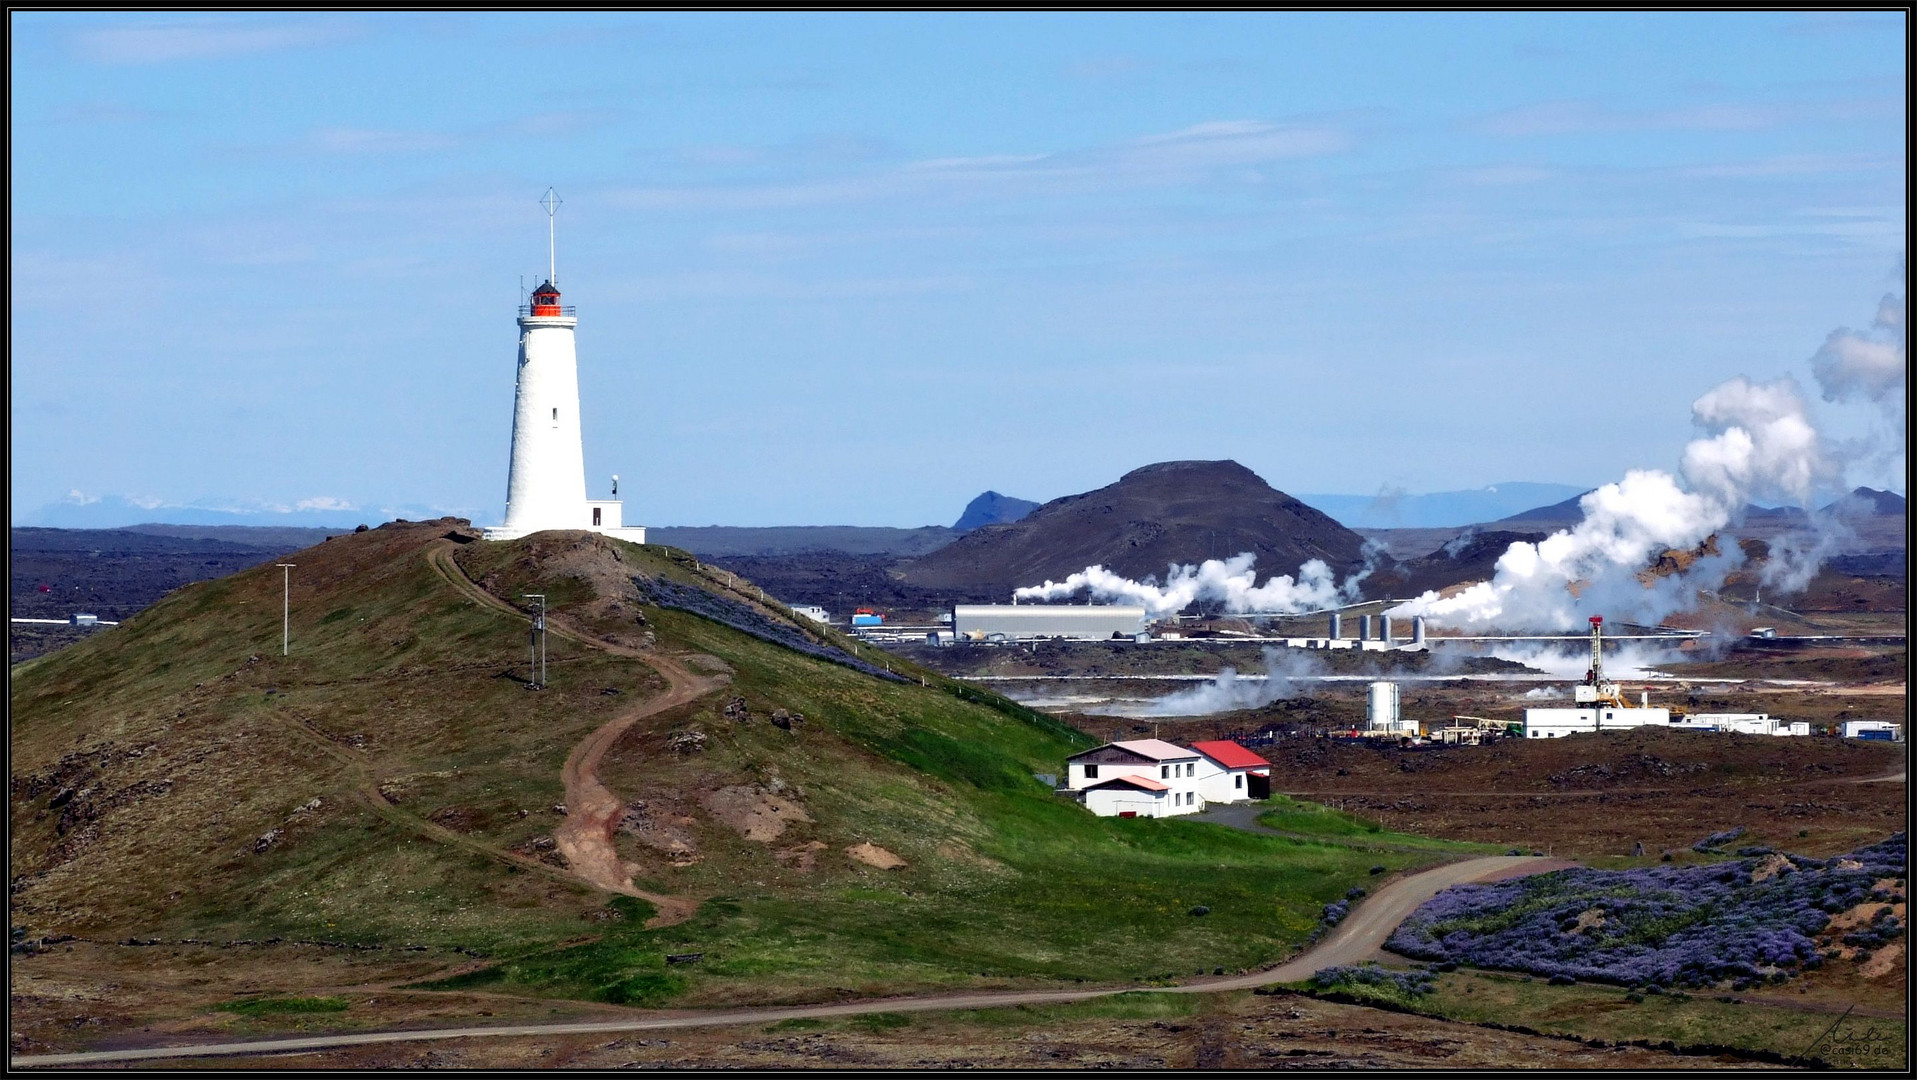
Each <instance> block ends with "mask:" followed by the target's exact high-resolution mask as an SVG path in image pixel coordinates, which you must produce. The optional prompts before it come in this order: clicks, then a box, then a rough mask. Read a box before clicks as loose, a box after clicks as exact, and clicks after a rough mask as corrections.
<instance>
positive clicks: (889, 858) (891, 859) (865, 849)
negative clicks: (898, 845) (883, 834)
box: [845, 840, 905, 870]
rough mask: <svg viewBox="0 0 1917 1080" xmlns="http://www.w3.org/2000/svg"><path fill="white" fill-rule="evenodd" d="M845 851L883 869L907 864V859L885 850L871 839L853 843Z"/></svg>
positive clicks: (892, 868) (857, 858) (861, 860)
mask: <svg viewBox="0 0 1917 1080" xmlns="http://www.w3.org/2000/svg"><path fill="white" fill-rule="evenodd" d="M845 853H846V854H847V855H850V856H851V857H852V858H854V859H856V860H858V861H859V862H862V863H864V864H865V865H867V866H876V867H878V868H879V869H881V870H896V869H898V868H899V867H901V866H904V865H905V860H904V859H901V858H899V857H898V856H897V855H894V854H892V853H891V852H889V851H887V850H885V849H884V848H882V847H880V846H879V845H877V844H874V843H872V842H871V841H869V840H868V841H866V842H865V843H862V844H853V845H852V846H851V847H849V848H846V849H845Z"/></svg>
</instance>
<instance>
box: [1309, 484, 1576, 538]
mask: <svg viewBox="0 0 1917 1080" xmlns="http://www.w3.org/2000/svg"><path fill="white" fill-rule="evenodd" d="M1586 490H1588V489H1586V488H1580V487H1577V486H1575V485H1572V484H1540V483H1532V482H1526V481H1511V482H1507V483H1499V484H1492V485H1489V486H1487V487H1481V488H1474V489H1472V490H1470V491H1433V492H1429V493H1426V494H1422V495H1409V494H1402V493H1393V492H1388V491H1386V492H1380V493H1379V494H1377V495H1299V496H1297V499H1298V501H1299V502H1302V503H1304V504H1305V505H1307V506H1311V507H1315V508H1317V509H1319V510H1322V511H1324V512H1325V513H1327V514H1329V515H1331V516H1332V517H1333V518H1334V519H1336V520H1337V521H1338V523H1339V524H1341V525H1343V526H1345V527H1346V528H1348V529H1433V528H1459V527H1462V526H1465V525H1476V524H1480V523H1483V522H1488V521H1496V520H1498V519H1500V518H1502V517H1504V516H1506V515H1508V514H1513V513H1518V512H1522V511H1524V510H1527V509H1530V508H1532V507H1536V506H1540V505H1542V504H1545V503H1549V502H1554V501H1556V500H1558V499H1563V498H1566V497H1570V498H1572V499H1574V500H1575V499H1576V498H1577V497H1578V496H1580V495H1582V494H1583V493H1584V492H1585V491H1586Z"/></svg>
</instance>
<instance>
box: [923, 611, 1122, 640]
mask: <svg viewBox="0 0 1917 1080" xmlns="http://www.w3.org/2000/svg"><path fill="white" fill-rule="evenodd" d="M1144 631H1145V609H1144V608H1142V607H1120V606H1116V605H1107V604H958V605H955V606H954V607H953V608H952V632H953V633H954V634H955V635H957V637H958V639H959V640H960V641H993V640H1004V641H1031V640H1033V639H1036V638H1068V639H1071V640H1073V641H1107V640H1110V639H1111V638H1114V637H1119V638H1132V637H1136V636H1137V635H1139V634H1142V633H1144Z"/></svg>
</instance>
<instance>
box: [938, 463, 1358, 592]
mask: <svg viewBox="0 0 1917 1080" xmlns="http://www.w3.org/2000/svg"><path fill="white" fill-rule="evenodd" d="M1363 544H1364V540H1363V538H1362V537H1360V536H1359V535H1358V534H1357V533H1354V532H1352V531H1351V530H1350V529H1347V528H1345V527H1344V526H1343V525H1340V524H1338V523H1337V522H1336V521H1333V520H1332V519H1331V518H1329V517H1327V516H1326V515H1324V514H1322V513H1320V512H1318V511H1317V510H1314V509H1312V508H1311V507H1309V506H1306V505H1305V504H1304V503H1301V502H1299V501H1298V500H1297V499H1294V498H1292V497H1291V496H1289V495H1286V494H1285V493H1284V492H1282V491H1278V490H1277V489H1275V488H1273V487H1272V486H1271V485H1269V484H1267V483H1265V481H1264V480H1262V479H1260V478H1259V476H1258V474H1256V473H1254V472H1252V471H1251V470H1250V469H1247V468H1245V467H1244V466H1243V465H1240V464H1238V463H1237V462H1235V461H1167V462H1161V463H1160V464H1157V465H1147V466H1145V467H1144V468H1141V469H1134V470H1132V471H1131V472H1129V473H1126V474H1125V475H1124V476H1123V477H1120V478H1119V480H1118V482H1117V483H1115V484H1111V485H1109V486H1107V487H1102V488H1099V489H1098V490H1097V491H1089V492H1086V493H1084V494H1082V495H1067V496H1065V497H1064V498H1062V499H1053V500H1052V501H1051V502H1048V503H1046V504H1045V505H1044V506H1041V507H1039V508H1038V509H1037V510H1034V511H1032V513H1031V514H1030V515H1029V516H1027V517H1025V518H1024V519H1022V520H1020V521H1016V522H1012V523H1010V524H1005V525H988V526H985V527H984V528H980V529H978V530H976V531H974V532H971V533H968V534H966V535H965V536H963V537H961V538H959V539H958V540H956V541H954V542H953V543H952V544H951V545H949V546H947V547H944V548H941V549H939V550H938V551H935V552H932V553H930V554H928V555H925V556H922V557H920V558H918V559H915V560H913V561H912V562H910V563H907V564H905V565H904V566H903V567H902V568H901V569H902V571H903V578H904V580H905V581H906V582H907V583H908V584H912V585H918V586H923V587H926V588H942V589H957V588H968V587H970V588H975V589H980V590H988V591H992V592H996V593H999V594H1004V593H1009V592H1011V590H1013V589H1015V588H1018V587H1019V586H1022V585H1036V584H1039V583H1040V582H1043V581H1044V580H1046V579H1047V578H1051V579H1053V580H1057V579H1061V578H1064V577H1065V576H1067V575H1069V574H1073V573H1076V572H1078V571H1080V570H1083V569H1085V568H1086V567H1087V566H1091V565H1093V564H1099V565H1103V566H1104V567H1105V568H1106V569H1108V570H1113V571H1115V572H1117V573H1120V574H1124V575H1125V576H1127V577H1131V578H1143V577H1145V576H1146V575H1157V576H1160V577H1162V576H1163V575H1164V574H1165V570H1166V568H1167V567H1168V566H1170V565H1171V564H1172V563H1194V562H1200V561H1202V560H1204V559H1207V558H1212V557H1217V558H1230V557H1231V556H1233V555H1237V554H1238V553H1240V552H1244V551H1249V552H1252V553H1254V554H1256V555H1257V556H1258V562H1257V569H1258V573H1259V577H1260V578H1261V579H1263V578H1265V577H1267V576H1270V575H1274V574H1296V573H1297V572H1298V567H1299V565H1300V564H1302V563H1304V562H1305V561H1306V560H1308V559H1323V560H1324V561H1325V562H1326V563H1328V564H1330V565H1331V567H1332V569H1333V570H1335V571H1337V572H1338V574H1339V575H1340V576H1341V577H1342V576H1343V575H1345V574H1347V573H1350V572H1351V571H1353V570H1355V569H1356V568H1357V567H1358V566H1360V565H1361V564H1362V562H1363V559H1362V557H1361V555H1360V554H1359V549H1360V548H1361V547H1362V546H1363Z"/></svg>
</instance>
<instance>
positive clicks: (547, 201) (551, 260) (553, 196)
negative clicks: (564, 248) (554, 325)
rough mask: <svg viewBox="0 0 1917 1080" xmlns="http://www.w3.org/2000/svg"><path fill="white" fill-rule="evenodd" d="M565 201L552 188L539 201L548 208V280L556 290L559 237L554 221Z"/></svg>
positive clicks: (557, 283)
mask: <svg viewBox="0 0 1917 1080" xmlns="http://www.w3.org/2000/svg"><path fill="white" fill-rule="evenodd" d="M564 201H565V200H563V199H561V198H560V197H559V193H558V192H557V191H554V190H553V189H552V188H547V189H546V194H545V195H544V196H542V197H541V198H540V200H539V205H541V206H543V207H545V208H546V280H547V281H549V282H551V283H552V285H553V287H554V288H558V287H559V237H558V233H557V231H556V226H555V225H554V221H555V219H556V218H557V217H558V214H559V207H560V205H561V204H562V203H563V202H564Z"/></svg>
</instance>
